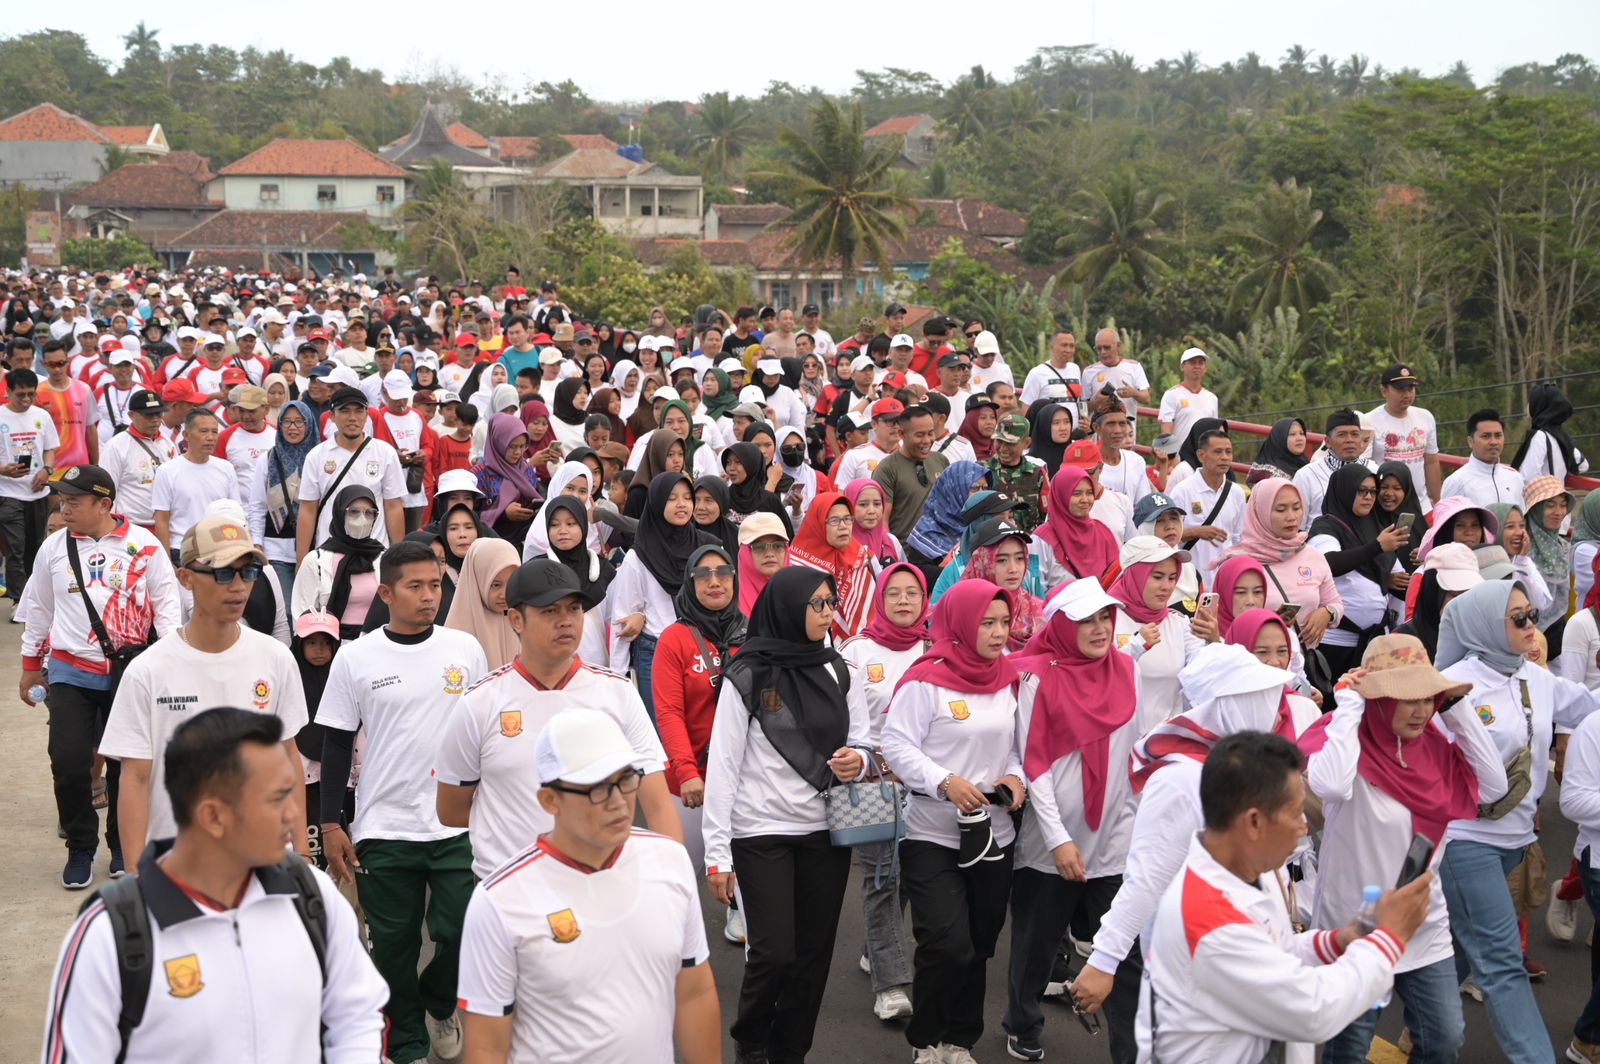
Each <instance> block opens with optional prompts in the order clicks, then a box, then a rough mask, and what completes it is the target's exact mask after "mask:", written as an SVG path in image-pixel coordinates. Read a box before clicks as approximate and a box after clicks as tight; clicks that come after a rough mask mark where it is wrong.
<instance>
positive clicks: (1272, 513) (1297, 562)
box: [1212, 477, 1344, 649]
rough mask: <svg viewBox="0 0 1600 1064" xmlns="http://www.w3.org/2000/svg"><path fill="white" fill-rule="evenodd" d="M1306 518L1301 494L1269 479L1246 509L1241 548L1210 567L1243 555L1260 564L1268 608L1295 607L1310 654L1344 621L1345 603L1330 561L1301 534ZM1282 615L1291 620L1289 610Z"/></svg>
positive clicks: (1295, 618)
mask: <svg viewBox="0 0 1600 1064" xmlns="http://www.w3.org/2000/svg"><path fill="white" fill-rule="evenodd" d="M1304 517H1305V505H1304V503H1303V501H1302V500H1301V496H1300V489H1299V488H1297V487H1295V486H1294V484H1292V483H1290V482H1289V481H1287V480H1284V479H1283V478H1282V477H1268V478H1267V479H1266V480H1263V481H1262V482H1261V483H1260V484H1258V485H1256V488H1255V491H1254V492H1253V493H1252V494H1251V496H1250V501H1249V503H1248V504H1247V505H1246V506H1245V511H1244V530H1243V531H1242V532H1241V533H1240V535H1239V544H1238V546H1235V547H1229V548H1228V549H1227V550H1225V551H1223V552H1222V554H1221V555H1220V556H1219V558H1218V561H1216V562H1213V563H1212V568H1220V566H1221V563H1222V562H1224V561H1226V560H1227V559H1229V558H1232V557H1237V556H1240V555H1243V556H1244V557H1247V558H1254V559H1255V560H1256V561H1258V562H1260V563H1261V566H1262V568H1263V570H1264V571H1265V572H1266V575H1267V602H1266V606H1267V608H1268V609H1270V610H1278V609H1279V608H1280V607H1284V606H1288V607H1293V608H1294V611H1293V620H1292V621H1291V623H1292V624H1294V625H1295V626H1296V629H1297V631H1298V633H1299V635H1300V642H1301V644H1302V645H1303V646H1305V647H1306V648H1308V649H1310V648H1315V647H1316V646H1318V645H1319V644H1321V642H1322V637H1323V635H1324V634H1326V633H1327V631H1328V629H1329V628H1332V627H1335V626H1337V625H1338V624H1339V622H1340V621H1341V620H1342V619H1343V618H1344V602H1343V600H1341V599H1340V597H1339V589H1338V588H1337V587H1336V586H1335V584H1334V580H1333V573H1332V571H1331V570H1330V569H1329V568H1328V562H1327V559H1326V558H1324V557H1323V556H1322V552H1321V551H1319V550H1316V549H1314V548H1312V547H1309V546H1307V545H1306V533H1304V532H1302V531H1300V529H1301V527H1302V526H1303V524H1304ZM1279 615H1280V616H1283V617H1284V619H1285V620H1286V621H1288V620H1290V616H1289V611H1288V610H1283V611H1281V612H1280V614H1279Z"/></svg>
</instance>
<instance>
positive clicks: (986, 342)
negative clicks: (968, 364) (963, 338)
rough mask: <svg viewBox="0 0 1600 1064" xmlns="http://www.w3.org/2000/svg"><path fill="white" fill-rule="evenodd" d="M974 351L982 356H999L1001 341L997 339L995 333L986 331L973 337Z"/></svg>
mask: <svg viewBox="0 0 1600 1064" xmlns="http://www.w3.org/2000/svg"><path fill="white" fill-rule="evenodd" d="M972 350H974V351H976V352H977V353H978V354H980V355H998V354H999V353H1000V341H999V340H997V339H996V338H995V335H994V333H992V332H990V331H989V330H988V329H985V330H983V332H981V333H979V334H978V335H977V336H975V337H973V339H972Z"/></svg>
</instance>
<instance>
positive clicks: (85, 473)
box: [49, 465, 117, 499]
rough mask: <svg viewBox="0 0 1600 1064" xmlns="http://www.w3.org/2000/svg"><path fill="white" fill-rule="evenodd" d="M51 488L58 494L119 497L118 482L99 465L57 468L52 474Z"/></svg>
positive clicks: (103, 497)
mask: <svg viewBox="0 0 1600 1064" xmlns="http://www.w3.org/2000/svg"><path fill="white" fill-rule="evenodd" d="M49 484H50V490H51V491H53V492H55V493H56V494H57V495H96V496H98V497H100V498H102V499H115V498H116V497H117V483H116V481H114V480H112V479H111V474H110V473H107V472H106V471H105V470H104V469H101V468H100V467H99V466H97V465H75V466H66V467H64V468H62V469H57V470H56V471H55V472H54V473H51V474H50V478H49Z"/></svg>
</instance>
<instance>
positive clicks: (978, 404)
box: [963, 392, 1000, 414]
mask: <svg viewBox="0 0 1600 1064" xmlns="http://www.w3.org/2000/svg"><path fill="white" fill-rule="evenodd" d="M984 409H988V410H999V409H1000V404H999V403H997V402H995V401H994V400H993V399H991V398H989V397H988V396H987V395H985V394H984V393H983V392H979V393H978V394H977V395H974V396H970V397H969V398H968V399H967V406H966V409H965V410H964V411H963V414H970V413H972V412H973V411H974V410H984Z"/></svg>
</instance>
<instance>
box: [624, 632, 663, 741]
mask: <svg viewBox="0 0 1600 1064" xmlns="http://www.w3.org/2000/svg"><path fill="white" fill-rule="evenodd" d="M629 656H630V657H631V658H632V660H633V675H634V677H635V678H636V679H637V680H638V684H639V698H640V699H641V700H643V702H644V711H645V712H646V713H648V714H649V715H650V723H651V724H654V723H655V722H656V693H655V691H654V690H653V689H652V688H651V686H650V667H651V666H652V665H654V664H655V659H656V637H655V636H653V635H651V634H650V633H648V632H640V633H639V634H638V635H637V636H635V637H634V639H633V651H632V653H631V654H630V655H629Z"/></svg>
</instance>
